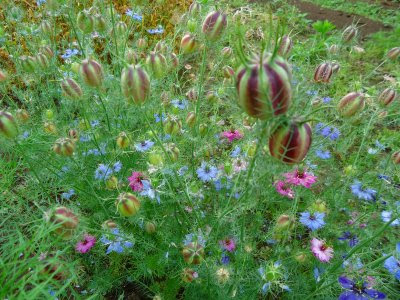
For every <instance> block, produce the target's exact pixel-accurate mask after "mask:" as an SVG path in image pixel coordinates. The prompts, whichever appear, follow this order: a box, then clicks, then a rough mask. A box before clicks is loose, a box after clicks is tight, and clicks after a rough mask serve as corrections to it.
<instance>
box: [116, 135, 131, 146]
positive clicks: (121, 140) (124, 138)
mask: <svg viewBox="0 0 400 300" xmlns="http://www.w3.org/2000/svg"><path fill="white" fill-rule="evenodd" d="M130 144H131V140H130V139H129V137H128V135H127V134H126V132H124V131H122V132H120V133H119V134H118V137H117V146H118V148H120V149H125V148H127V147H129V145H130Z"/></svg>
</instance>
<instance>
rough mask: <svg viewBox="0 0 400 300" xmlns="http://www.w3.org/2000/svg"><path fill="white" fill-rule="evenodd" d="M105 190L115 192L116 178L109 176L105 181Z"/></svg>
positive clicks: (116, 186)
mask: <svg viewBox="0 0 400 300" xmlns="http://www.w3.org/2000/svg"><path fill="white" fill-rule="evenodd" d="M106 188H107V189H109V190H116V189H117V188H118V178H117V177H115V176H111V177H110V178H108V179H107V180H106Z"/></svg>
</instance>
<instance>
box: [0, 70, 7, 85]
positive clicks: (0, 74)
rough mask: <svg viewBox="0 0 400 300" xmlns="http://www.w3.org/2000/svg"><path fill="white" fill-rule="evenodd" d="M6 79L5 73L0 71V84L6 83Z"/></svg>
mask: <svg viewBox="0 0 400 300" xmlns="http://www.w3.org/2000/svg"><path fill="white" fill-rule="evenodd" d="M7 78H8V76H7V73H6V72H5V71H3V70H0V83H2V82H4V81H6V80H7Z"/></svg>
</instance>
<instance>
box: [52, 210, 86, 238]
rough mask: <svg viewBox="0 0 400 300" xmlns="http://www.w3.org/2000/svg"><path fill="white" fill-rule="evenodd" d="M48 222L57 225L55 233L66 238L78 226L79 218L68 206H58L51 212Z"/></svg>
mask: <svg viewBox="0 0 400 300" xmlns="http://www.w3.org/2000/svg"><path fill="white" fill-rule="evenodd" d="M50 222H52V223H54V224H56V225H58V227H57V228H56V230H55V232H56V233H57V234H59V235H61V236H62V237H64V238H68V237H70V236H71V235H72V233H73V232H74V230H75V229H76V228H77V227H78V224H79V219H78V217H77V216H76V215H75V214H74V213H73V212H72V211H71V210H70V209H69V208H66V207H64V206H59V207H56V208H55V209H54V211H53V212H52V214H51V216H50Z"/></svg>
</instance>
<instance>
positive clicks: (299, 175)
mask: <svg viewBox="0 0 400 300" xmlns="http://www.w3.org/2000/svg"><path fill="white" fill-rule="evenodd" d="M283 175H284V176H285V177H286V182H287V183H290V184H293V185H302V186H304V187H306V188H310V187H311V185H312V184H313V183H314V182H315V181H316V179H317V176H314V175H313V174H311V173H307V172H306V171H305V170H303V171H301V170H299V169H296V170H294V171H293V172H291V173H285V174H283Z"/></svg>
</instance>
